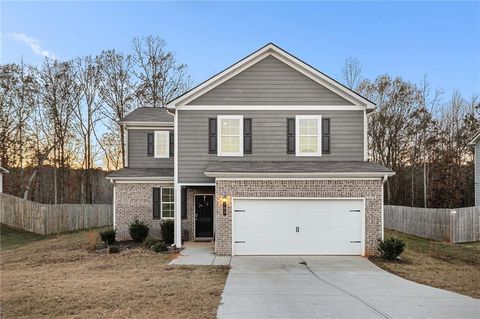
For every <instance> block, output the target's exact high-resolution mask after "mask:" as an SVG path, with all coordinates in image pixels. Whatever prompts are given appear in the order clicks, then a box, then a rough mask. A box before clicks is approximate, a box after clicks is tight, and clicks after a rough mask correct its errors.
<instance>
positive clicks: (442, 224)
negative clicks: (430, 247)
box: [384, 205, 480, 243]
mask: <svg viewBox="0 0 480 319" xmlns="http://www.w3.org/2000/svg"><path fill="white" fill-rule="evenodd" d="M384 222H385V227H386V228H389V229H393V230H398V231H401V232H403V233H407V234H412V235H415V236H419V237H424V238H430V239H434V240H446V241H450V242H452V243H465V242H471V241H479V240H480V207H465V208H455V209H447V208H418V207H404V206H388V205H385V210H384Z"/></svg>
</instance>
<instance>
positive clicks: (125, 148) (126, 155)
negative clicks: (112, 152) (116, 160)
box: [123, 125, 128, 167]
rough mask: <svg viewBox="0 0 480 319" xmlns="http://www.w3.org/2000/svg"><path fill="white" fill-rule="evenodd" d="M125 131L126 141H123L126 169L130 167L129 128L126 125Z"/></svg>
mask: <svg viewBox="0 0 480 319" xmlns="http://www.w3.org/2000/svg"><path fill="white" fill-rule="evenodd" d="M124 130H125V139H124V141H123V144H124V145H123V147H124V150H125V165H124V167H128V129H127V127H126V126H125V125H124Z"/></svg>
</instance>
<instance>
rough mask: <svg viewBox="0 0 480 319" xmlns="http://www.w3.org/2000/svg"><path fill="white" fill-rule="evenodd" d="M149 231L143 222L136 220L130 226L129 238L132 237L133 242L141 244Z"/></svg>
mask: <svg viewBox="0 0 480 319" xmlns="http://www.w3.org/2000/svg"><path fill="white" fill-rule="evenodd" d="M149 230H150V229H149V228H148V226H147V225H146V224H145V223H144V222H141V221H139V220H138V219H136V220H135V221H134V222H133V223H131V224H130V227H129V231H130V237H132V239H133V241H135V242H137V243H141V242H143V241H144V240H145V238H147V236H148V231H149Z"/></svg>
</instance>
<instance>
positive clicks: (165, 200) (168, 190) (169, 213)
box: [160, 187, 175, 219]
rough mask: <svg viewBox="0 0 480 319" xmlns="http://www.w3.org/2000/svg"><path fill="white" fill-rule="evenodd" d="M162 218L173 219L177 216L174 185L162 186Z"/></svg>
mask: <svg viewBox="0 0 480 319" xmlns="http://www.w3.org/2000/svg"><path fill="white" fill-rule="evenodd" d="M160 198H161V199H160V203H161V204H160V205H161V211H162V219H171V218H173V217H174V216H175V208H174V192H173V187H162V189H161V196H160Z"/></svg>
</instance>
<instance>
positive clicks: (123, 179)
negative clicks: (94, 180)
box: [105, 176, 173, 183]
mask: <svg viewBox="0 0 480 319" xmlns="http://www.w3.org/2000/svg"><path fill="white" fill-rule="evenodd" d="M105 178H106V179H108V180H111V181H115V182H116V183H121V182H132V183H140V182H145V183H153V182H173V177H170V176H169V177H108V176H107V177H105Z"/></svg>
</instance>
